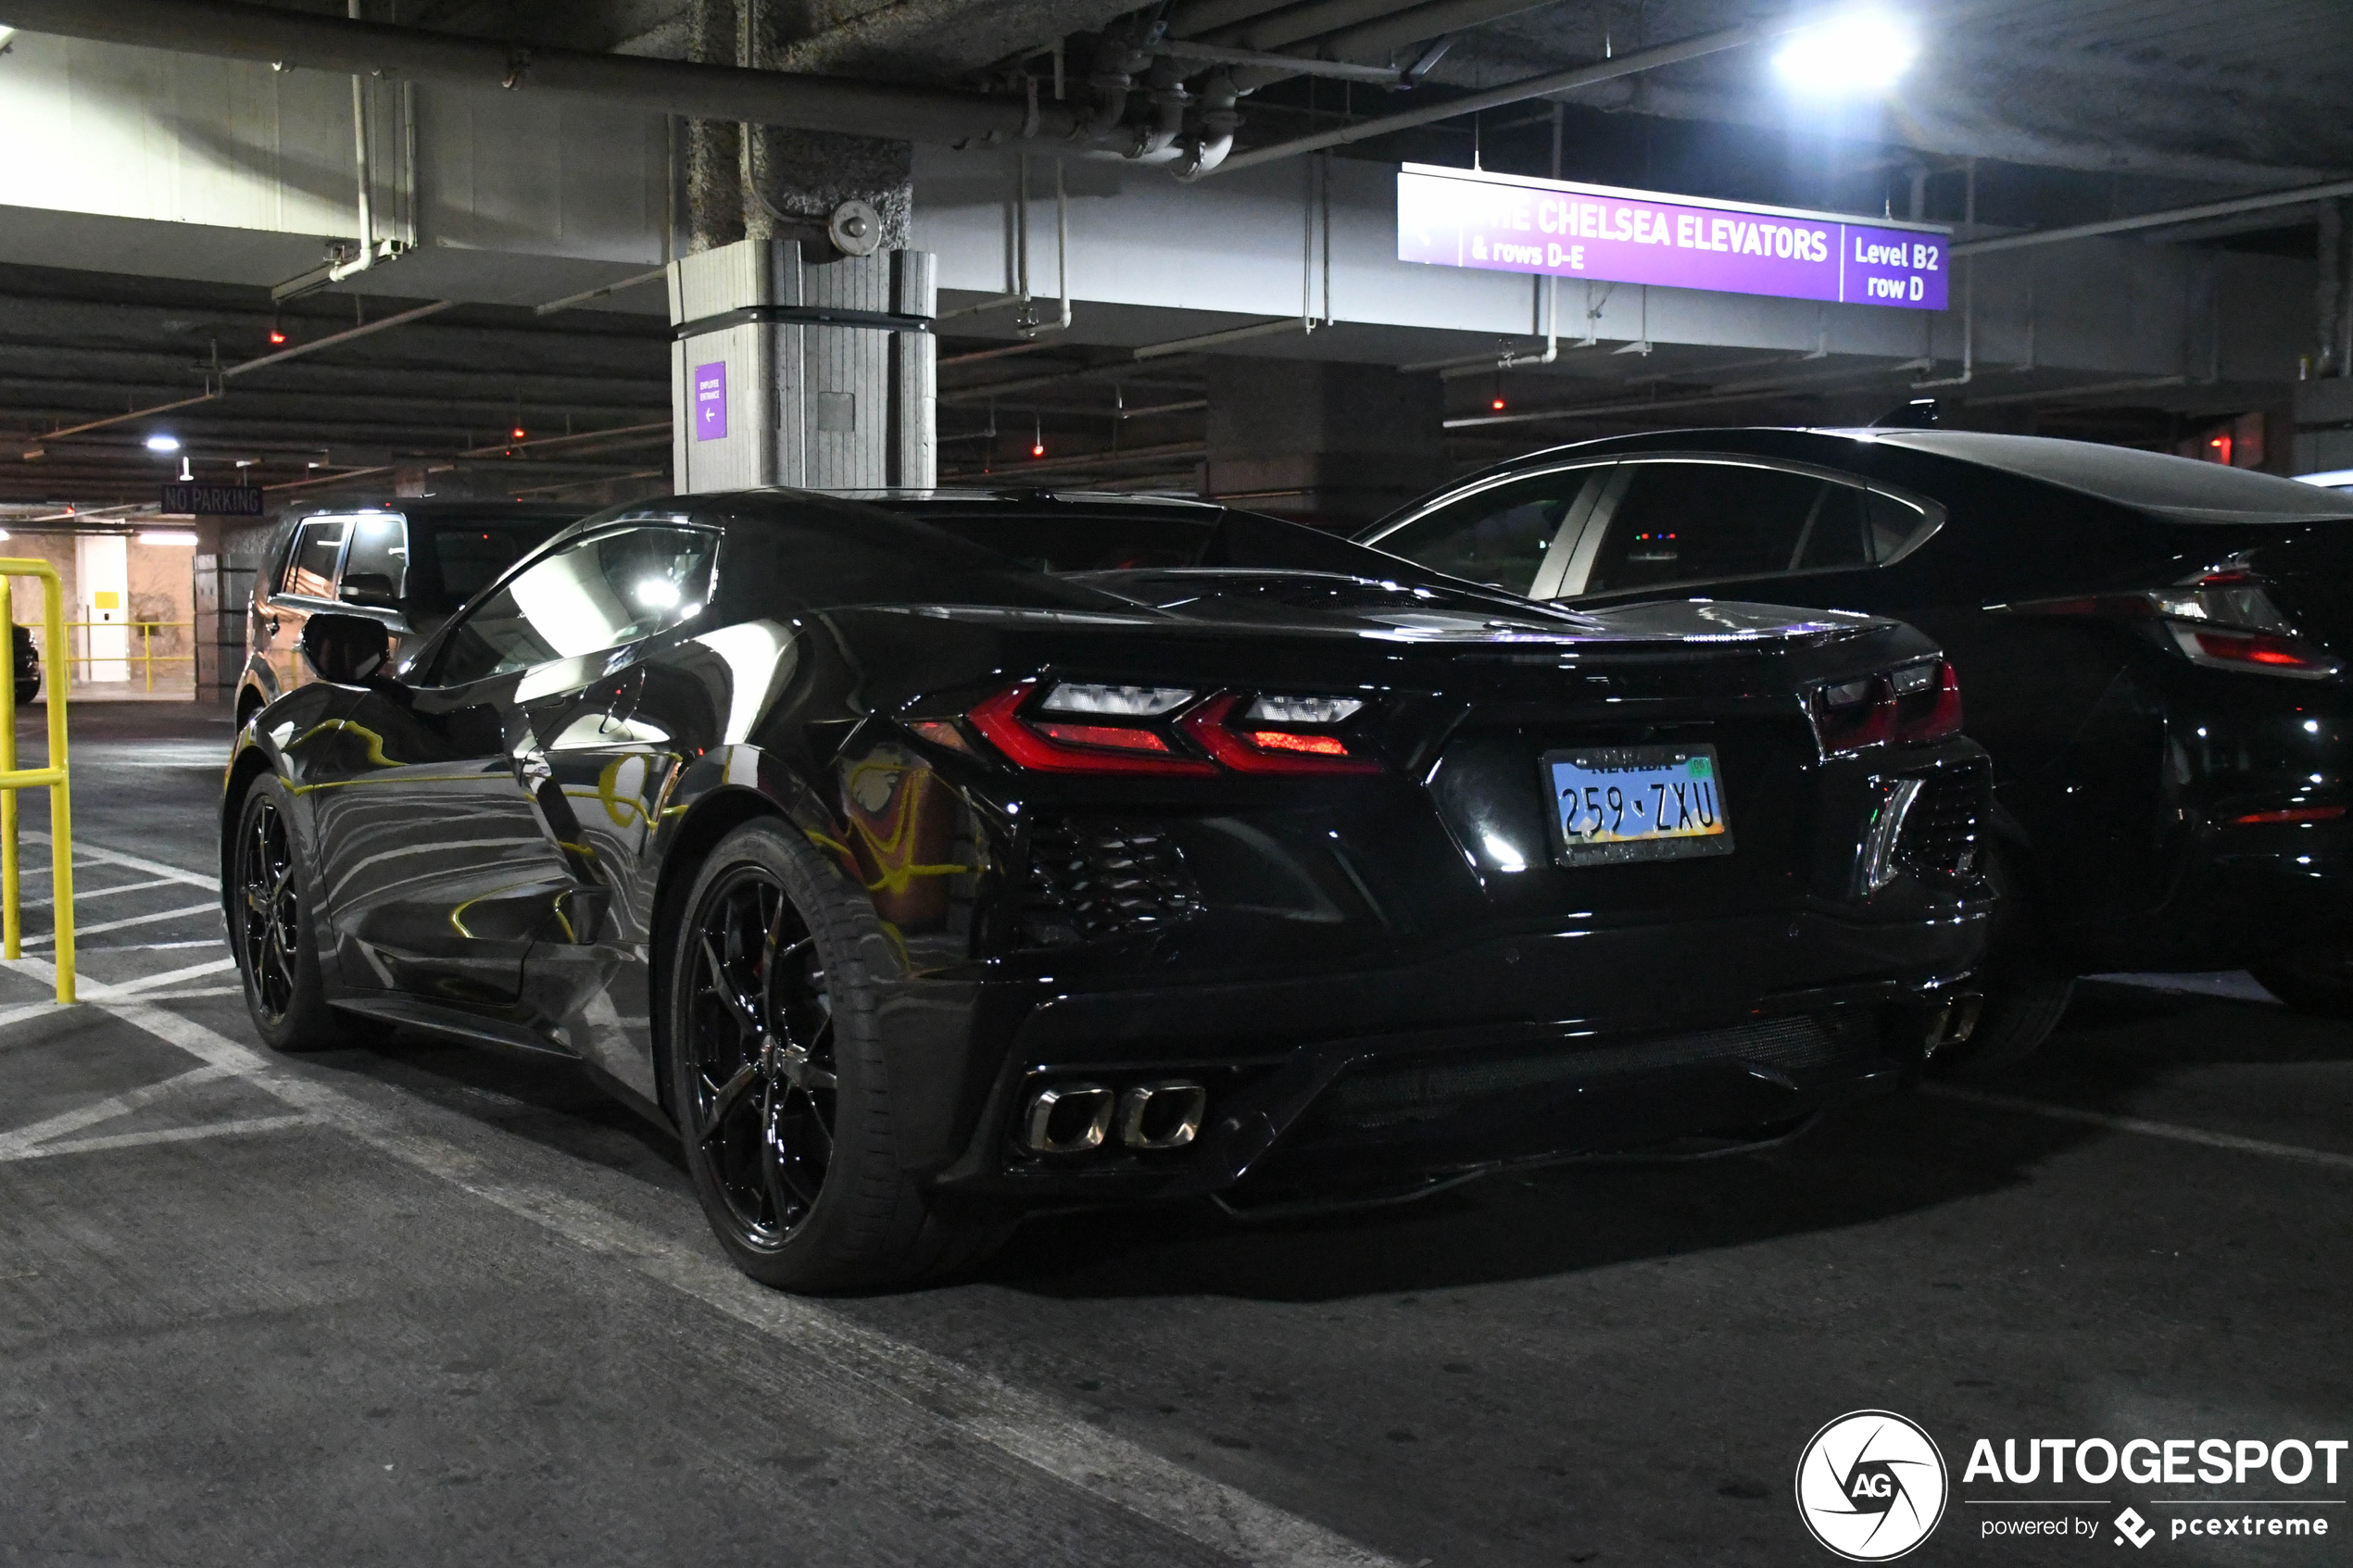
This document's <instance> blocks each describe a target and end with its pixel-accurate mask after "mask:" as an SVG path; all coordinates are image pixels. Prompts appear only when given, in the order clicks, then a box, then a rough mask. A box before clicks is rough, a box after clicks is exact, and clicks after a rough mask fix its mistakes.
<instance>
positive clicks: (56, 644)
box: [0, 557, 74, 1002]
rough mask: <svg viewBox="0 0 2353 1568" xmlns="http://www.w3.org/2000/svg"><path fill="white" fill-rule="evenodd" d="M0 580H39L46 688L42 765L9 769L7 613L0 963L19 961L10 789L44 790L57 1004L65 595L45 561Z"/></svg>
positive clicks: (68, 951)
mask: <svg viewBox="0 0 2353 1568" xmlns="http://www.w3.org/2000/svg"><path fill="white" fill-rule="evenodd" d="M0 577H37V578H39V579H40V580H41V629H42V632H43V633H44V636H43V643H44V646H43V648H42V659H41V663H42V673H43V677H44V679H45V680H46V681H47V683H48V686H49V702H48V716H49V765H48V766H47V767H45V768H19V767H18V766H17V671H16V646H15V643H16V632H15V631H14V629H13V628H14V622H15V621H16V617H15V616H14V615H11V616H9V617H8V620H9V621H10V624H11V630H10V631H9V633H8V637H9V647H8V670H7V674H6V679H5V680H0V950H5V952H6V956H7V957H8V958H11V959H15V958H21V957H23V950H22V948H23V935H24V918H23V909H22V897H21V893H20V890H19V887H18V872H19V855H18V852H17V791H19V790H20V789H32V788H36V787H39V786H41V785H44V784H45V785H46V786H48V790H49V879H50V889H49V890H50V894H51V897H50V903H51V905H52V907H53V908H54V909H55V910H56V913H57V1000H58V1001H60V1002H70V1001H72V1000H73V999H74V997H73V804H72V796H71V791H70V788H69V784H68V783H67V759H66V688H67V687H68V686H69V685H70V684H72V676H71V671H72V666H71V664H70V663H69V662H65V661H61V660H60V659H58V657H57V656H58V655H59V654H60V653H62V652H64V651H65V646H66V609H65V589H64V586H63V584H61V583H59V582H58V580H57V568H55V567H53V566H51V565H50V564H49V563H48V562H47V561H42V560H31V559H26V558H21V557H19V558H5V557H0Z"/></svg>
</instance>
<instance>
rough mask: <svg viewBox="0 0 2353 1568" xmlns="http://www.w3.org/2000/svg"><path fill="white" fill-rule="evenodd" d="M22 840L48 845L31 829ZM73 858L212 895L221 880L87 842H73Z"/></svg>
mask: <svg viewBox="0 0 2353 1568" xmlns="http://www.w3.org/2000/svg"><path fill="white" fill-rule="evenodd" d="M24 836H25V837H27V838H30V839H36V840H38V841H39V842H41V843H43V844H46V843H48V842H49V835H48V834H45V833H42V832H39V831H37V830H35V829H32V828H27V829H25V831H24ZM73 854H74V859H76V860H77V861H79V860H85V859H86V860H90V861H93V862H95V863H98V864H102V865H114V866H128V867H129V868H130V869H131V870H132V871H134V872H146V873H147V874H148V875H149V876H159V877H162V878H164V879H165V880H166V881H168V882H178V883H184V884H187V885H188V886H190V887H208V888H210V889H211V890H212V891H213V892H215V893H218V892H220V878H219V877H217V876H212V875H209V874H208V873H207V872H192V871H190V870H188V869H187V868H186V867H184V866H168V865H165V864H164V863H163V862H162V861H161V860H149V859H144V858H142V857H140V856H137V855H126V854H124V853H123V852H122V851H121V850H120V849H110V848H108V847H106V846H105V845H103V844H93V843H91V842H90V841H89V840H88V839H76V840H75V841H74V846H73Z"/></svg>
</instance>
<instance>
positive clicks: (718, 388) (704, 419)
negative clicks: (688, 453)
mask: <svg viewBox="0 0 2353 1568" xmlns="http://www.w3.org/2000/svg"><path fill="white" fill-rule="evenodd" d="M726 433H727V362H726V361H725V360H724V359H723V360H721V361H719V362H718V363H717V364H714V365H697V366H696V367H695V439H696V440H697V441H718V440H722V439H724V437H725V435H726Z"/></svg>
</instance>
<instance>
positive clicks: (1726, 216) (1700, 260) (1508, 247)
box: [1397, 163, 1951, 310]
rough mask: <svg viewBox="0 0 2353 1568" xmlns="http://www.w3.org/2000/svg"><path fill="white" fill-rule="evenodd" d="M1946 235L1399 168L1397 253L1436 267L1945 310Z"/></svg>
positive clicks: (1595, 188) (1825, 216) (1820, 215)
mask: <svg viewBox="0 0 2353 1568" xmlns="http://www.w3.org/2000/svg"><path fill="white" fill-rule="evenodd" d="M1950 244H1951V240H1950V237H1949V236H1948V235H1947V234H1946V233H1945V232H1944V231H1943V230H1936V229H1915V228H1894V227H1890V226H1888V225H1885V224H1862V223H1855V222H1850V221H1848V220H1846V219H1843V218H1841V217H1839V216H1838V215H1836V214H1835V213H1827V212H1799V211H1794V210H1792V209H1790V208H1786V207H1734V206H1732V205H1730V204H1729V203H1724V202H1711V201H1705V200H1702V199H1699V198H1696V197H1690V196H1685V197H1680V198H1677V199H1674V200H1668V199H1666V198H1664V197H1660V196H1657V195H1655V194H1651V193H1648V192H1644V191H1620V190H1616V189H1614V188H1612V187H1610V186H1607V185H1572V184H1566V183H1563V182H1559V181H1556V180H1526V179H1521V178H1519V177H1517V176H1515V175H1509V174H1488V173H1482V172H1478V171H1475V170H1471V169H1433V168H1429V167H1428V166H1426V165H1422V164H1413V163H1409V164H1407V165H1406V166H1405V167H1404V169H1403V171H1402V172H1400V173H1399V174H1398V176H1397V259H1399V260H1400V261H1424V262H1428V263H1431V264H1432V265H1435V266H1440V267H1472V268H1478V269H1482V270H1487V271H1491V272H1534V273H1538V274H1548V275H1551V276H1554V277H1561V278H1598V279H1602V280H1604V281H1605V282H1618V283H1656V284H1659V285H1660V286H1661V287H1664V288H1678V289H1714V290H1717V291H1718V292H1720V293H1724V294H1763V295H1777V296H1779V297H1780V298H1784V299H1826V300H1841V301H1844V302H1846V303H1848V304H1855V305H1900V306H1904V307H1907V308H1909V309H1913V310H1942V309H1944V280H1945V270H1946V262H1947V259H1948V258H1947V257H1946V254H1945V252H1946V247H1947V246H1948V245H1950Z"/></svg>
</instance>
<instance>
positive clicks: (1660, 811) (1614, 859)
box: [1543, 746, 1732, 866]
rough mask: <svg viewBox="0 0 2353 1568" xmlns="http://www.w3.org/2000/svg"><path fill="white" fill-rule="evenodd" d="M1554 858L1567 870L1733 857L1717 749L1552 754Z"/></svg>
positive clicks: (1548, 766) (1548, 757)
mask: <svg viewBox="0 0 2353 1568" xmlns="http://www.w3.org/2000/svg"><path fill="white" fill-rule="evenodd" d="M1543 779H1544V788H1545V791H1546V793H1547V794H1548V795H1549V796H1550V797H1551V798H1552V821H1553V832H1554V838H1553V849H1554V859H1555V860H1556V861H1557V862H1558V863H1559V864H1561V865H1564V866H1592V865H1608V864H1613V863H1619V862H1624V861H1628V860H1678V859H1685V858H1686V857H1689V856H1693V855H1729V854H1730V853H1731V852H1732V824H1731V822H1730V818H1729V817H1727V816H1726V814H1725V810H1724V788H1723V784H1722V782H1721V780H1720V778H1719V777H1718V771H1717V767H1716V748H1715V747H1714V746H1594V747H1591V748H1589V749H1586V750H1580V751H1548V752H1546V753H1545V754H1544V759H1543Z"/></svg>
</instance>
